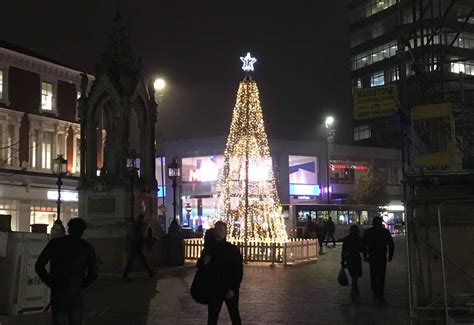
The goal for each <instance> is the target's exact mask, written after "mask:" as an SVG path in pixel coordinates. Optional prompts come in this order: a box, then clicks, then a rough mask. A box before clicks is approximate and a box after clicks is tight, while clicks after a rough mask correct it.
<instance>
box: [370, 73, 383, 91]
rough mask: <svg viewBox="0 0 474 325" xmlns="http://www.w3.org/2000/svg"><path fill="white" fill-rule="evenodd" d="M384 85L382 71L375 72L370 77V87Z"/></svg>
mask: <svg viewBox="0 0 474 325" xmlns="http://www.w3.org/2000/svg"><path fill="white" fill-rule="evenodd" d="M384 84H385V76H384V73H383V71H379V72H376V73H374V74H372V75H371V76H370V87H376V86H382V85H384Z"/></svg>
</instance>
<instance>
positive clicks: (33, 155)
mask: <svg viewBox="0 0 474 325" xmlns="http://www.w3.org/2000/svg"><path fill="white" fill-rule="evenodd" d="M30 160H31V167H32V168H36V140H33V141H32V142H31V157H30Z"/></svg>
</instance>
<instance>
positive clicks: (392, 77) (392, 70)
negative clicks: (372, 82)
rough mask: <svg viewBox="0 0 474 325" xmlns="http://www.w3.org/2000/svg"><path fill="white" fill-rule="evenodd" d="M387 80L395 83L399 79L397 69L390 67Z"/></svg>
mask: <svg viewBox="0 0 474 325" xmlns="http://www.w3.org/2000/svg"><path fill="white" fill-rule="evenodd" d="M388 74H389V76H388V78H389V80H390V82H394V81H397V80H398V79H400V74H399V72H398V67H397V66H395V67H391V68H390V70H389V71H388Z"/></svg>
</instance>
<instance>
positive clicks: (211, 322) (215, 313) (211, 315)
mask: <svg viewBox="0 0 474 325" xmlns="http://www.w3.org/2000/svg"><path fill="white" fill-rule="evenodd" d="M224 301H225V304H226V306H227V310H228V311H229V315H230V319H231V320H232V324H233V325H240V324H242V322H241V320H240V312H239V292H235V295H234V297H232V298H231V299H224V297H223V296H213V297H211V299H210V300H209V304H208V306H207V307H208V319H207V324H208V325H216V324H217V321H218V320H219V313H220V312H221V308H222V303H223V302H224Z"/></svg>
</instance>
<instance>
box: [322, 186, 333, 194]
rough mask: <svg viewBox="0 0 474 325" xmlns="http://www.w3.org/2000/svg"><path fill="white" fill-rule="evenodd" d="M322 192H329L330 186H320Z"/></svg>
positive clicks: (330, 190)
mask: <svg viewBox="0 0 474 325" xmlns="http://www.w3.org/2000/svg"><path fill="white" fill-rule="evenodd" d="M320 191H321V193H327V192H328V187H327V186H322V187H321V188H320ZM329 193H332V186H329Z"/></svg>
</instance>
